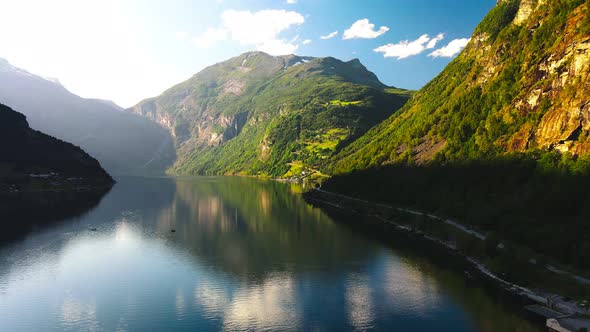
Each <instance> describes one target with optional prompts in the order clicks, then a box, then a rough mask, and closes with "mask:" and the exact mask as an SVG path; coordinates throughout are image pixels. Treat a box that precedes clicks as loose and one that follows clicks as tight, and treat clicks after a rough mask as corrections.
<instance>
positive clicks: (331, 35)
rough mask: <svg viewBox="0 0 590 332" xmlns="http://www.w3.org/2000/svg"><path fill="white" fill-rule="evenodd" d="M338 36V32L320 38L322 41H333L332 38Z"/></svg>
mask: <svg viewBox="0 0 590 332" xmlns="http://www.w3.org/2000/svg"><path fill="white" fill-rule="evenodd" d="M336 35H338V31H334V32H330V33H329V34H327V35H325V36H320V39H332V38H334V37H336Z"/></svg>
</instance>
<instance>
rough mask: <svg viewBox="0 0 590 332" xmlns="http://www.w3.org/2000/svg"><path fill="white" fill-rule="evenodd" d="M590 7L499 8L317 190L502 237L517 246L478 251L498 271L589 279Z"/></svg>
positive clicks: (570, 1) (342, 157)
mask: <svg viewBox="0 0 590 332" xmlns="http://www.w3.org/2000/svg"><path fill="white" fill-rule="evenodd" d="M589 3H590V1H583V0H551V1H549V0H520V1H518V0H502V1H499V2H498V4H497V5H496V7H495V8H494V9H492V11H491V12H490V13H489V15H487V16H486V18H485V19H484V20H483V21H482V22H481V24H480V25H479V26H478V27H477V29H476V31H475V33H474V35H473V37H472V39H471V41H470V43H469V44H468V46H467V47H466V48H465V50H464V51H463V52H462V53H461V54H460V55H459V56H458V57H457V58H456V59H454V60H453V61H452V62H451V63H450V64H449V65H448V66H447V68H445V70H444V71H443V72H442V73H441V74H440V75H439V76H438V77H436V78H435V79H433V80H432V81H431V82H430V83H429V84H427V85H426V86H425V87H424V88H423V89H421V90H420V91H418V92H417V93H416V94H415V95H414V96H413V98H412V100H410V101H409V102H408V103H407V104H406V105H405V106H404V107H403V108H402V109H401V110H400V111H398V112H397V113H396V114H394V115H393V116H391V117H390V118H388V119H387V120H385V121H383V122H382V123H381V124H379V125H378V126H376V127H374V128H373V129H371V130H370V131H369V132H367V133H366V134H365V135H364V136H362V137H361V138H359V139H358V140H356V141H355V142H354V143H352V144H351V145H349V146H348V147H346V148H345V149H343V151H341V152H340V153H339V154H338V155H337V156H335V157H334V159H333V160H334V163H333V164H331V165H329V170H331V171H332V172H333V173H335V174H340V176H336V177H333V178H331V179H330V180H328V181H327V183H325V188H326V190H331V191H338V192H341V193H346V194H348V195H353V196H361V197H364V198H366V199H369V200H374V201H381V202H387V203H390V204H393V205H397V206H403V207H413V208H416V209H420V210H425V211H430V212H434V213H437V214H440V215H442V216H448V217H451V218H453V219H455V218H456V219H457V220H460V221H461V222H463V223H466V224H470V226H471V227H474V228H476V229H479V230H480V231H482V232H484V233H488V234H491V235H492V236H491V239H498V238H501V239H503V241H505V242H504V243H510V246H509V247H510V248H519V249H511V250H506V251H504V252H497V251H494V250H491V251H489V252H488V254H490V255H492V259H498V261H494V262H495V263H494V264H496V263H498V264H497V265H502V264H500V263H499V262H504V263H505V264H504V267H508V268H506V269H504V270H502V269H500V272H503V273H507V274H512V275H513V276H515V274H518V273H519V272H523V275H524V274H525V272H526V271H523V270H526V269H527V267H528V266H529V263H528V260H529V259H530V258H532V257H533V258H535V259H539V260H540V261H542V260H545V259H551V260H552V261H553V263H554V264H557V263H561V264H571V265H573V266H576V267H578V268H582V269H586V271H588V269H590V223H589V222H588V220H590V211H589V210H588V209H587V206H589V204H590V197H589V196H588V194H587V190H588V187H589V186H590V135H589V134H590V98H589V96H590V84H589V83H590V82H589V81H588V78H589V75H588V74H589V73H590V51H589V50H590V35H589V33H590V18H589ZM490 242H491V243H488V244H487V245H491V248H495V247H494V242H493V241H490ZM496 244H497V243H496ZM513 245H514V246H513ZM506 262H508V263H506ZM515 271H517V272H515ZM528 273H530V272H528ZM516 277H518V276H516Z"/></svg>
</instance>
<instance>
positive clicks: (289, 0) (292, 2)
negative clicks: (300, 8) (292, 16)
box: [287, 0, 297, 5]
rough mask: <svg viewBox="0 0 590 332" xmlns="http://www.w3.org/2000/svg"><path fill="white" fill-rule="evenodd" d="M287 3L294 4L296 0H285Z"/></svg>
mask: <svg viewBox="0 0 590 332" xmlns="http://www.w3.org/2000/svg"><path fill="white" fill-rule="evenodd" d="M287 3H288V4H289V5H294V4H296V3H297V0H287Z"/></svg>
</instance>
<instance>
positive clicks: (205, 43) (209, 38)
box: [193, 28, 228, 48]
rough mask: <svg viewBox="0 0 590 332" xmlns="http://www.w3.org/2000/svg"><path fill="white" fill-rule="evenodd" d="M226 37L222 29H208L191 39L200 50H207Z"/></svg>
mask: <svg viewBox="0 0 590 332" xmlns="http://www.w3.org/2000/svg"><path fill="white" fill-rule="evenodd" d="M227 37H228V33H227V31H226V30H224V29H216V28H208V29H207V30H206V31H205V32H204V33H203V34H202V35H200V36H198V37H195V38H193V42H194V43H195V45H197V46H198V47H200V48H209V47H211V46H213V45H214V44H215V43H217V42H219V41H223V40H226V39H227Z"/></svg>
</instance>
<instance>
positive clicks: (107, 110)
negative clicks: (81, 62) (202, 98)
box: [0, 59, 175, 174]
mask: <svg viewBox="0 0 590 332" xmlns="http://www.w3.org/2000/svg"><path fill="white" fill-rule="evenodd" d="M89 79H91V78H89ZM0 102H2V103H4V104H6V105H8V106H11V107H13V108H15V109H18V110H19V111H21V112H23V114H25V115H26V116H27V118H28V120H29V122H30V124H31V127H33V128H35V129H38V130H41V131H43V132H45V133H47V134H49V135H52V136H55V137H57V138H60V139H63V140H65V141H68V142H72V143H74V144H76V145H79V146H81V147H82V148H83V149H84V150H86V151H88V152H89V153H90V154H91V155H93V156H94V157H96V158H97V159H98V160H99V161H100V163H101V164H102V165H103V166H104V167H105V168H106V169H107V170H109V172H112V173H116V174H163V173H164V171H165V169H166V168H167V167H168V166H169V165H171V164H172V163H173V161H174V159H175V154H174V148H173V143H172V138H171V137H170V135H169V134H168V132H167V131H166V130H164V129H162V128H161V127H160V126H158V125H156V124H153V123H152V122H150V121H148V120H146V119H144V118H142V117H139V116H137V115H135V114H131V113H128V112H124V111H123V110H122V108H121V107H119V106H117V105H115V104H114V103H113V102H111V101H105V100H99V99H84V98H81V97H79V96H76V95H74V94H72V93H71V92H69V91H68V90H66V89H65V88H64V87H63V86H62V85H61V84H59V83H56V82H55V81H54V80H49V79H46V78H43V77H41V76H38V75H34V74H31V73H29V72H27V71H26V70H23V69H20V68H17V67H14V66H12V65H11V64H10V63H8V61H6V60H4V59H0Z"/></svg>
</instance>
